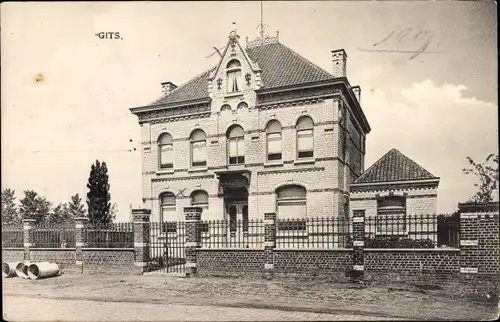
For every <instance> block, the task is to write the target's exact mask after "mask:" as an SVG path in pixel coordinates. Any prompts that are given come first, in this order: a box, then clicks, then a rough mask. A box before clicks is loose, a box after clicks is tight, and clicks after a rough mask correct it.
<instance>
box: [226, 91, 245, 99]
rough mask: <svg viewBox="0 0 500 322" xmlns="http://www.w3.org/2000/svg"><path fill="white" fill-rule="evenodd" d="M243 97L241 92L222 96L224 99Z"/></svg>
mask: <svg viewBox="0 0 500 322" xmlns="http://www.w3.org/2000/svg"><path fill="white" fill-rule="evenodd" d="M237 96H243V92H231V93H227V94H226V95H224V98H230V97H237Z"/></svg>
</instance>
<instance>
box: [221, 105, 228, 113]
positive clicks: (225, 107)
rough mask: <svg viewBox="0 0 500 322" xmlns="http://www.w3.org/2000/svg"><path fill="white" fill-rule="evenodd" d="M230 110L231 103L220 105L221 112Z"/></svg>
mask: <svg viewBox="0 0 500 322" xmlns="http://www.w3.org/2000/svg"><path fill="white" fill-rule="evenodd" d="M230 110H231V105H229V104H224V105H222V107H221V108H220V111H221V112H224V111H230Z"/></svg>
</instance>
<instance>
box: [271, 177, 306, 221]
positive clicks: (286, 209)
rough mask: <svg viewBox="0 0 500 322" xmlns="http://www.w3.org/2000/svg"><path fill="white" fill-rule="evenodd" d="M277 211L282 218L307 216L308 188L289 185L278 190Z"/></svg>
mask: <svg viewBox="0 0 500 322" xmlns="http://www.w3.org/2000/svg"><path fill="white" fill-rule="evenodd" d="M276 199H277V208H278V209H277V213H278V218H280V219H291V218H305V217H306V215H307V208H306V189H305V188H304V187H302V186H298V185H289V186H284V187H281V188H278V189H277V190H276Z"/></svg>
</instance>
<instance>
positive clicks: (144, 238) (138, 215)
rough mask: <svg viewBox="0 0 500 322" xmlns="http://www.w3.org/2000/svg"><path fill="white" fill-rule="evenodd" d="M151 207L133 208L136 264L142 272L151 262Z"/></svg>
mask: <svg viewBox="0 0 500 322" xmlns="http://www.w3.org/2000/svg"><path fill="white" fill-rule="evenodd" d="M150 217H151V209H132V218H133V222H134V250H135V260H134V265H135V266H137V267H139V268H140V269H141V273H144V272H146V271H147V267H148V263H149V229H150V227H149V226H150V225H149V220H150Z"/></svg>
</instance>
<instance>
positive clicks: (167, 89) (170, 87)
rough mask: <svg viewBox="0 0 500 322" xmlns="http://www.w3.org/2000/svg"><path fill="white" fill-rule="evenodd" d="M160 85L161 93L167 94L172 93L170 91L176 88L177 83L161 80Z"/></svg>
mask: <svg viewBox="0 0 500 322" xmlns="http://www.w3.org/2000/svg"><path fill="white" fill-rule="evenodd" d="M161 87H162V88H163V94H164V95H165V96H168V95H170V93H172V91H173V90H174V89H176V88H177V85H175V84H174V83H172V82H163V83H161Z"/></svg>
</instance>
